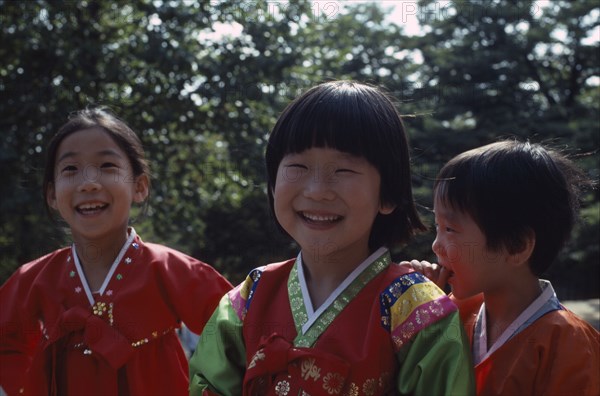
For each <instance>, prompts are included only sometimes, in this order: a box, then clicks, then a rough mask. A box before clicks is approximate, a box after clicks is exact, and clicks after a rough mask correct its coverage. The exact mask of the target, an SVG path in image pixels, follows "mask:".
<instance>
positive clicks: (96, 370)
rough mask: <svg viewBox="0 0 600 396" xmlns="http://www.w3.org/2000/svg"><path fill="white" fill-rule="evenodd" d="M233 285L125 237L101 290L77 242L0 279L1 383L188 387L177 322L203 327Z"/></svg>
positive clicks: (26, 388)
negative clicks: (89, 277)
mask: <svg viewBox="0 0 600 396" xmlns="http://www.w3.org/2000/svg"><path fill="white" fill-rule="evenodd" d="M230 289H231V285H230V284H229V283H228V282H227V281H226V280H225V279H224V278H223V277H222V276H221V275H220V274H219V273H217V271H215V270H214V269H213V268H212V267H210V266H209V265H207V264H204V263H202V262H199V261H198V260H196V259H194V258H192V257H189V256H186V255H184V254H183V253H180V252H178V251H175V250H173V249H170V248H167V247H165V246H161V245H156V244H151V243H144V242H142V240H141V239H140V238H139V237H138V236H137V235H136V234H135V231H134V230H133V229H130V233H129V237H128V239H127V241H126V243H125V245H124V246H123V248H122V249H121V252H120V253H119V255H118V257H117V258H116V260H115V261H114V263H113V265H112V267H111V268H110V271H109V273H108V275H107V277H106V279H105V281H104V284H103V285H102V287H101V288H100V290H98V291H97V292H93V291H92V290H90V288H89V287H88V284H87V281H86V278H85V276H84V274H83V271H82V267H81V265H80V263H79V258H78V255H77V252H76V249H75V246H73V247H70V248H64V249H61V250H57V251H55V252H53V253H50V254H49V255H47V256H44V257H41V258H39V259H37V260H35V261H33V262H31V263H28V264H25V265H23V266H22V267H21V268H19V270H18V271H17V272H16V273H15V274H14V275H13V276H12V277H11V278H9V280H8V281H7V282H6V283H5V284H4V285H3V286H2V287H1V288H0V301H1V304H2V307H1V309H0V381H1V382H0V383H1V385H2V388H3V389H4V390H5V391H6V392H7V393H8V394H9V395H12V394H21V393H22V394H35V395H38V394H41V395H45V394H60V395H82V394H85V395H116V394H119V395H126V394H136V395H167V394H169V395H176V394H180V395H183V394H187V393H188V376H187V374H188V366H187V360H186V356H185V354H184V352H183V350H182V348H181V345H180V343H179V339H178V337H177V335H176V332H175V330H176V328H178V327H179V325H180V323H181V321H183V322H185V323H186V325H187V326H188V327H189V328H190V329H192V330H193V331H195V332H201V331H202V329H203V328H204V325H205V323H206V321H207V320H208V318H209V317H210V314H211V313H212V311H213V310H214V308H215V306H216V305H217V304H218V302H219V299H220V298H221V297H222V296H223V295H224V294H225V293H226V292H227V291H228V290H230Z"/></svg>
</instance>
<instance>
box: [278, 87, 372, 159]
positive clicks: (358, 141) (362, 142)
mask: <svg viewBox="0 0 600 396" xmlns="http://www.w3.org/2000/svg"><path fill="white" fill-rule="evenodd" d="M340 102H341V103H340ZM360 111H361V109H360V106H359V105H358V103H356V102H355V103H350V100H348V98H343V100H340V101H320V102H319V103H317V104H316V105H315V106H312V108H309V109H306V111H305V112H304V114H300V116H299V117H296V118H295V122H293V123H292V124H291V125H290V126H289V129H287V135H288V136H287V139H286V141H285V144H283V145H282V146H280V147H281V149H282V151H281V154H282V157H283V156H285V155H287V154H291V153H301V152H303V151H305V150H308V149H310V148H313V147H318V148H330V149H335V150H339V151H343V152H345V153H349V154H352V155H355V156H362V157H366V158H367V159H369V160H370V159H371V158H374V157H375V156H374V155H373V154H374V152H376V149H375V147H373V146H374V144H373V139H371V136H370V135H372V134H370V133H369V129H370V128H368V126H367V125H368V123H365V122H364V120H363V118H362V117H361V114H360ZM363 111H364V110H363ZM282 143H283V142H282Z"/></svg>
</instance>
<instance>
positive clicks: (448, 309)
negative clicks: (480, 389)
mask: <svg viewBox="0 0 600 396" xmlns="http://www.w3.org/2000/svg"><path fill="white" fill-rule="evenodd" d="M190 381H191V384H190V393H191V394H195V395H202V394H204V395H212V394H218V395H242V394H243V395H312V396H321V395H387V394H415V395H419V394H421V395H444V394H460V395H468V394H472V393H473V392H474V382H473V374H472V363H471V360H470V358H469V350H468V345H467V341H466V337H465V335H464V332H463V328H462V325H461V323H460V321H459V317H458V312H457V309H456V306H455V305H454V304H453V303H452V302H451V301H450V299H449V298H448V297H447V296H446V295H445V294H444V293H443V292H442V291H441V290H440V289H439V288H438V287H437V286H435V284H433V283H432V282H430V281H429V280H428V279H426V278H425V277H423V276H422V275H420V274H418V273H415V272H412V271H411V270H409V269H406V268H405V267H401V266H398V265H396V264H393V263H392V262H391V258H390V254H389V252H388V251H387V249H384V248H382V249H379V250H378V251H376V252H375V253H373V254H372V255H371V256H370V257H369V258H368V259H367V260H365V262H363V263H362V264H361V265H360V266H359V267H358V268H356V269H355V270H354V271H353V272H352V273H351V274H350V275H349V276H348V277H347V278H346V280H345V281H344V282H343V283H342V284H341V285H340V286H339V287H338V289H337V290H336V291H335V292H334V293H332V295H331V296H330V297H329V298H328V300H327V301H326V302H325V303H323V304H322V306H321V307H319V308H318V309H316V310H314V309H313V307H312V304H311V300H310V297H309V295H308V291H307V287H306V281H305V277H304V271H303V266H302V257H301V255H299V257H298V258H297V259H296V260H289V261H286V262H283V263H278V264H271V265H267V266H265V267H262V268H258V269H255V270H253V271H252V272H251V273H250V274H249V276H248V278H247V279H246V281H245V282H243V283H242V284H241V285H239V286H238V287H236V288H235V289H233V290H232V291H231V292H229V293H228V294H227V295H226V296H224V297H223V299H221V302H220V304H219V306H218V308H217V309H216V311H215V313H214V314H213V316H212V317H211V319H210V320H209V322H208V324H207V326H206V328H205V330H204V332H203V334H202V337H201V339H200V342H199V344H198V349H196V353H195V354H194V356H193V357H192V359H191V361H190Z"/></svg>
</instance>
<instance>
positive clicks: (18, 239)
mask: <svg viewBox="0 0 600 396" xmlns="http://www.w3.org/2000/svg"><path fill="white" fill-rule="evenodd" d="M391 3H393V2H391V1H387V2H381V4H367V3H352V2H340V1H314V2H307V1H289V2H283V1H281V2H278V1H268V2H266V1H251V2H250V1H247V2H246V1H242V2H239V1H210V2H209V1H194V0H186V1H159V0H157V1H149V0H144V1H137V2H104V1H99V0H87V1H62V2H57V1H43V0H39V1H6V0H4V1H0V59H1V61H0V98H1V100H0V133H1V139H0V164H1V166H2V172H1V174H0V178H1V179H2V180H1V183H0V185H1V186H2V187H1V188H2V193H1V201H0V281H2V282H4V280H6V279H7V277H8V276H9V275H10V274H11V273H12V272H13V271H14V270H15V268H16V267H18V266H19V265H21V264H23V263H25V262H27V261H29V260H31V259H33V258H36V257H38V256H40V255H42V254H45V253H47V252H50V251H51V250H54V249H56V248H57V247H59V246H62V245H64V244H65V243H67V241H68V236H67V235H66V234H65V233H64V232H63V231H62V229H61V228H60V225H57V224H55V223H52V222H51V221H49V220H48V218H47V217H46V215H45V213H44V212H43V204H42V194H41V187H40V186H41V177H42V167H43V159H44V147H45V144H46V142H47V141H48V139H49V138H50V136H51V135H52V134H53V133H54V132H56V130H57V129H58V127H59V126H60V125H62V124H63V123H64V122H65V120H66V117H67V115H68V114H69V113H70V112H72V111H75V110H77V109H81V108H83V107H86V106H92V105H107V106H110V107H111V108H112V109H113V110H114V111H115V112H116V113H117V114H119V115H120V116H121V117H122V118H124V119H125V120H127V122H128V123H129V124H130V125H131V126H132V127H133V128H134V129H135V130H137V131H138V132H139V134H140V136H141V138H142V140H143V142H144V144H145V147H146V150H147V155H148V157H149V159H150V160H151V165H152V169H153V173H154V177H153V180H152V184H153V185H152V194H151V202H150V207H149V211H148V213H147V214H146V215H145V216H141V217H139V218H138V219H137V220H136V222H135V227H136V229H137V231H138V233H140V234H141V235H142V236H143V238H144V239H145V240H150V241H153V242H158V243H164V244H167V245H170V246H172V247H174V248H177V249H180V250H182V251H184V252H187V253H189V254H191V255H193V256H195V257H198V258H200V259H202V260H205V261H207V262H209V263H211V264H213V265H214V266H215V267H217V268H218V269H219V270H220V271H221V272H223V273H224V274H225V275H226V276H227V277H229V279H230V280H231V281H232V282H233V283H237V282H239V281H240V280H241V279H243V277H244V276H245V274H246V272H247V271H248V270H249V269H251V268H253V267H255V266H258V265H263V264H266V263H268V262H272V261H275V260H280V259H284V258H287V257H290V256H292V255H294V254H295V253H296V247H295V246H294V245H293V243H292V242H291V241H289V240H287V239H286V238H285V237H283V236H282V235H280V234H279V233H278V231H277V230H276V228H275V226H274V225H273V221H272V219H270V217H269V213H268V210H267V203H266V194H265V183H264V174H263V165H262V156H263V150H264V147H265V141H266V137H267V135H268V132H269V130H270V129H271V127H272V126H273V125H274V122H275V120H276V118H277V115H278V114H279V113H280V112H281V110H282V109H283V108H284V107H285V105H286V104H287V103H288V102H289V101H290V100H291V99H293V98H294V97H295V96H297V95H298V94H299V93H300V92H302V91H303V90H305V89H307V88H308V87H310V86H312V85H314V84H316V83H319V82H322V81H326V80H329V79H339V78H351V79H357V80H361V81H366V82H369V83H372V84H378V85H383V86H385V87H386V88H387V89H388V91H389V92H390V93H391V94H393V95H394V96H395V98H396V99H397V105H398V109H399V111H400V112H401V113H402V114H404V115H406V117H405V122H406V125H407V127H408V131H409V135H410V139H411V144H412V147H413V153H412V154H413V164H414V188H415V193H416V198H417V200H418V203H419V205H420V206H421V207H422V214H423V216H424V217H425V218H426V219H427V221H428V222H429V224H430V225H431V214H430V213H429V212H428V210H427V208H429V207H430V206H431V202H430V201H431V198H430V197H431V185H432V178H433V177H434V176H435V174H436V172H437V170H438V169H439V167H440V166H441V165H442V164H443V163H444V162H445V161H446V160H448V159H449V158H451V157H452V156H454V155H455V154H458V153H459V152H461V151H464V150H466V149H469V148H472V147H475V146H477V145H481V144H485V143H489V142H492V141H495V140H497V139H499V138H501V137H509V136H517V137H519V138H523V139H530V140H532V141H535V142H545V143H548V144H551V145H553V146H554V147H557V148H559V149H561V150H565V151H567V152H569V153H570V154H571V155H572V156H573V157H574V158H576V160H577V162H578V163H579V164H580V165H581V166H582V167H583V168H584V169H585V170H586V172H588V174H589V175H590V177H591V178H592V179H595V180H597V179H598V169H599V167H598V158H599V157H598V147H599V145H598V144H599V142H598V138H599V132H598V131H599V127H600V125H599V103H600V101H599V99H600V77H599V75H600V73H599V67H600V66H599V65H600V63H599V59H598V54H599V53H600V52H599V51H598V49H599V48H598V42H599V39H600V37H598V36H599V33H598V32H599V30H598V27H599V25H600V22H599V19H600V18H599V16H600V11H599V9H598V6H597V5H598V4H597V2H594V1H591V0H590V1H577V2H571V1H553V2H544V3H537V2H534V1H508V0H496V1H468V2H448V3H443V2H437V1H419V2H414V3H412V2H398V4H397V6H398V7H402V13H400V14H399V15H400V16H397V17H396V19H394V20H393V21H392V22H393V23H389V21H387V20H386V15H387V14H388V12H389V11H387V10H386V8H389V6H390V5H391ZM396 15H398V14H396ZM410 15H416V16H417V17H418V19H419V21H420V23H421V25H422V27H423V30H422V34H420V35H416V36H411V35H408V34H407V33H406V31H405V22H406V21H407V20H408V17H409V16H410ZM223 27H229V28H230V29H232V30H233V31H234V32H236V33H235V34H223V33H222V32H223ZM599 201H600V200H599V195H598V191H597V190H596V191H590V192H588V193H587V195H586V196H585V202H584V206H583V209H582V221H581V223H580V224H579V225H578V227H577V229H576V231H575V235H574V238H573V241H572V243H571V244H570V245H569V246H568V248H567V249H566V250H565V251H564V253H563V254H562V255H561V257H560V260H558V262H556V263H554V265H553V267H552V269H551V271H550V272H549V273H548V274H547V277H549V278H550V279H551V280H552V281H553V283H554V284H555V288H556V289H557V292H558V293H559V296H560V297H562V298H564V299H571V298H590V297H598V296H599V295H600V292H599V283H598V279H600V276H599V275H600V274H599V263H600V260H599V252H598V250H599V249H598V247H599V244H598V240H599V239H600V238H599V227H598V225H599V221H600V214H599V211H600V204H599ZM432 240H433V233H432V232H430V233H427V234H424V235H421V236H420V237H419V238H417V240H416V241H415V242H414V243H412V244H410V245H409V246H407V247H405V248H404V249H402V250H401V251H397V252H394V254H395V256H396V257H397V258H398V259H405V258H422V259H430V260H433V258H434V257H433V255H432V253H431V249H430V244H431V241H432Z"/></svg>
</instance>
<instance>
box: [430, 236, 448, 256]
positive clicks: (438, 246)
mask: <svg viewBox="0 0 600 396" xmlns="http://www.w3.org/2000/svg"><path fill="white" fill-rule="evenodd" d="M431 250H433V253H435V255H436V256H438V257H442V256H443V255H444V253H445V250H444V247H443V245H442V242H441V241H440V237H439V235H436V236H435V239H434V240H433V243H432V244H431Z"/></svg>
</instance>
